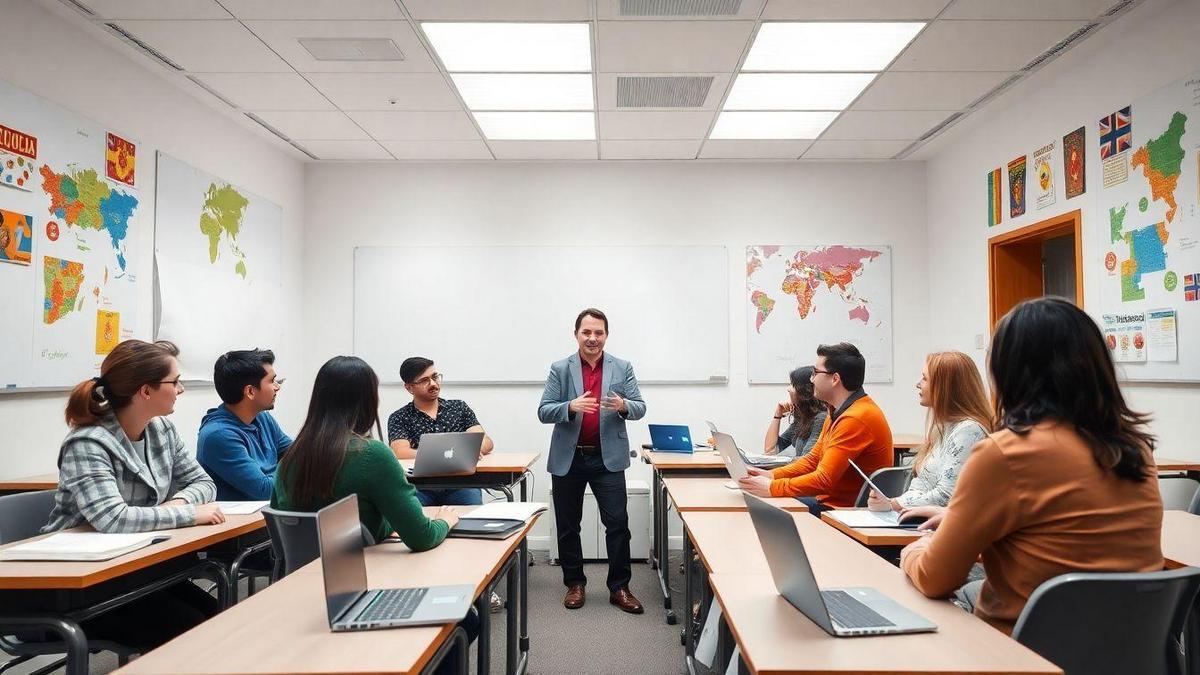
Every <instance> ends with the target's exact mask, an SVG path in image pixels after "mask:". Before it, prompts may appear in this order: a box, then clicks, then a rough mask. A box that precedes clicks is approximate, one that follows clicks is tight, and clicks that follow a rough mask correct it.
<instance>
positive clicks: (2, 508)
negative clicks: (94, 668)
mask: <svg viewBox="0 0 1200 675" xmlns="http://www.w3.org/2000/svg"><path fill="white" fill-rule="evenodd" d="M54 492H55V491H54V490H42V491H40V492H21V493H18V494H14V495H4V496H2V497H0V544H8V543H12V542H14V541H21V540H22V539H28V538H30V537H35V536H37V535H38V534H41V529H42V526H43V525H45V524H46V523H47V522H49V521H50V511H51V510H52V509H53V508H54ZM37 623H43V622H37ZM10 631H11V632H10ZM18 631H20V632H18ZM48 635H49V633H46V632H44V631H42V630H37V629H33V626H32V625H22V626H19V627H18V626H17V625H15V624H14V625H11V626H6V625H0V651H3V652H4V653H6V654H8V655H9V656H12V657H14V658H13V659H11V660H9V661H8V662H7V663H4V664H3V665H0V674H2V673H5V672H7V671H8V670H9V669H10V668H15V667H16V666H19V665H21V664H22V663H25V662H26V661H29V660H30V659H32V658H34V657H37V656H49V655H53V654H65V653H66V652H67V643H66V642H64V641H62V640H55V639H51V638H49V637H48ZM88 651H91V652H92V653H95V652H100V651H109V652H114V653H115V654H116V655H117V659H118V662H119V663H120V664H121V665H125V664H126V663H128V662H129V657H130V655H132V654H134V653H136V652H135V651H134V650H132V649H130V648H129V647H126V646H125V645H122V644H118V643H116V642H110V641H108V640H88ZM65 664H66V659H61V660H59V661H56V662H55V663H52V664H50V665H48V666H45V667H43V668H39V669H38V670H37V671H35V672H37V673H43V672H50V671H53V670H58V669H59V668H62V667H63V666H64V665H65Z"/></svg>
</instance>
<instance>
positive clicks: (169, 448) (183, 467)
mask: <svg viewBox="0 0 1200 675" xmlns="http://www.w3.org/2000/svg"><path fill="white" fill-rule="evenodd" d="M178 355H179V350H178V348H176V347H175V345H173V344H171V343H170V342H154V343H150V342H143V341H141V340H125V341H124V342H122V343H120V344H118V345H117V346H116V348H114V349H113V350H112V352H110V353H109V354H108V356H106V357H105V358H104V362H103V363H102V364H101V365H100V377H94V378H92V379H90V380H85V381H83V382H81V383H79V384H77V385H75V388H74V389H73V390H72V391H71V395H70V398H69V399H68V400H67V409H66V420H67V424H68V426H70V427H71V432H70V433H68V434H67V437H66V439H64V440H63V443H62V447H61V448H60V450H59V453H58V470H59V478H58V492H57V493H56V494H55V495H54V508H53V510H51V512H50V520H49V523H48V524H47V525H46V526H45V527H43V528H42V531H43V532H55V531H57V530H63V529H67V528H70V527H75V526H76V525H83V524H88V525H91V526H92V527H93V528H94V529H96V530H97V531H100V532H146V531H149V530H164V529H169V528H176V527H187V526H190V525H213V524H218V523H222V522H224V521H225V516H224V515H223V514H222V513H221V510H220V509H219V508H218V507H217V505H216V504H213V503H211V502H212V500H213V497H214V496H216V488H215V487H214V486H213V482H212V479H210V478H209V477H208V476H207V475H206V474H205V473H204V470H203V469H201V468H200V465H199V464H197V463H196V460H194V459H192V456H191V454H189V453H188V452H187V450H186V449H185V448H184V445H183V441H182V440H181V439H180V438H179V433H178V432H177V431H176V430H175V425H173V424H171V421H170V420H168V419H167V417H166V416H167V415H170V414H171V413H172V412H174V410H175V398H176V397H177V396H178V395H179V394H180V393H182V392H183V386H182V385H181V384H180V382H179V362H178V361H176V358H175V357H176V356H178ZM196 562H197V559H196V557H195V556H194V555H188V556H181V557H179V558H177V559H175V560H172V561H169V562H167V563H163V564H161V565H158V566H156V567H154V568H152V569H150V570H145V571H143V572H141V573H134V574H132V575H126V576H124V577H122V578H121V579H120V581H119V582H114V583H119V584H121V585H122V587H124V585H125V584H133V583H135V582H137V581H139V580H140V581H141V582H142V583H145V582H148V581H149V580H151V579H152V578H155V577H157V576H165V575H166V574H169V573H175V572H177V571H180V570H182V569H186V568H187V567H190V566H192V565H195V564H196ZM219 610H220V606H219V605H218V603H217V600H216V598H214V597H212V596H211V595H209V594H208V593H205V592H204V591H202V590H200V588H199V587H198V586H196V585H195V584H193V583H190V582H182V583H178V584H175V585H174V586H170V587H168V588H166V589H163V590H161V591H157V592H155V593H151V594H150V595H148V596H145V597H143V598H141V599H139V600H135V601H134V602H132V603H129V604H127V605H124V606H121V607H118V608H116V609H114V610H112V611H110V612H106V613H104V614H102V615H100V616H98V617H96V618H94V619H89V620H87V621H84V622H83V629H84V631H85V632H86V633H87V635H88V637H90V638H100V639H107V640H112V641H114V642H118V643H120V644H123V645H126V646H129V647H132V648H135V649H138V650H140V651H142V652H145V651H146V650H148V649H151V648H154V647H157V646H158V645H161V644H163V643H164V642H166V641H167V640H169V639H171V638H173V637H175V636H176V635H179V634H180V633H182V632H184V631H186V630H188V629H190V628H192V627H193V626H195V625H197V624H199V623H200V622H201V621H203V620H205V619H207V618H209V617H211V616H213V615H215V614H216V613H217V612H218V611H219Z"/></svg>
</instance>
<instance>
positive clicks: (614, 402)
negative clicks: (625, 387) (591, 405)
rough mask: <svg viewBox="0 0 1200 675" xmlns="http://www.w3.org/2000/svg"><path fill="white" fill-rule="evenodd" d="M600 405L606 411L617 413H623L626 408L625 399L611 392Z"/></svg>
mask: <svg viewBox="0 0 1200 675" xmlns="http://www.w3.org/2000/svg"><path fill="white" fill-rule="evenodd" d="M600 405H601V406H602V407H603V408H605V409H607V410H615V411H617V412H619V413H623V412H625V408H626V406H625V399H623V398H621V397H620V396H618V395H616V394H614V393H613V392H611V391H610V392H608V396H605V397H604V399H603V400H601V402H600Z"/></svg>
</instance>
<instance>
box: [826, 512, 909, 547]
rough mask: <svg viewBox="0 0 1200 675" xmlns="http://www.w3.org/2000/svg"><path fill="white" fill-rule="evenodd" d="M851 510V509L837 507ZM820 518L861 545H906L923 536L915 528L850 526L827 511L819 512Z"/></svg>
mask: <svg viewBox="0 0 1200 675" xmlns="http://www.w3.org/2000/svg"><path fill="white" fill-rule="evenodd" d="M838 510H839V511H841V510H853V509H838ZM821 520H823V521H825V522H826V523H828V524H829V525H831V526H833V528H834V529H836V530H838V531H839V532H841V533H842V534H844V535H846V536H848V537H850V538H851V539H853V540H855V541H857V542H858V543H860V544H862V545H863V546H867V547H875V546H907V545H909V544H911V543H912V542H914V541H916V540H918V539H920V538H921V537H923V536H925V535H922V534H921V533H920V532H917V531H915V530H905V529H901V528H895V527H863V528H858V527H850V526H849V525H847V524H845V523H843V522H842V521H840V520H838V519H837V518H833V517H831V516H830V515H829V512H825V513H822V514H821Z"/></svg>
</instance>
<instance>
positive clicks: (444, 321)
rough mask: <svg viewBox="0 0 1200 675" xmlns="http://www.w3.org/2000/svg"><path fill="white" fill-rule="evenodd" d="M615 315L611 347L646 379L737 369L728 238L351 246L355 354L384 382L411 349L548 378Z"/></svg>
mask: <svg viewBox="0 0 1200 675" xmlns="http://www.w3.org/2000/svg"><path fill="white" fill-rule="evenodd" d="M586 307H596V308H598V309H601V310H602V311H604V313H605V314H606V315H608V321H609V324H610V330H609V339H608V344H607V345H606V348H605V349H606V351H608V352H610V353H612V354H613V355H615V356H618V357H620V358H623V359H626V360H628V361H630V362H632V363H633V367H634V370H635V372H636V373H637V376H638V379H639V380H640V381H642V382H725V381H727V380H728V377H729V257H728V254H727V252H726V250H725V247H724V246H446V247H360V248H356V249H355V250H354V353H355V354H356V355H357V356H359V357H361V358H363V359H364V360H366V361H367V363H369V364H371V366H372V367H373V368H374V369H375V371H376V372H377V373H378V374H379V378H380V380H381V381H382V382H385V383H398V382H400V364H401V362H403V361H404V359H406V358H408V357H410V356H424V357H427V358H430V359H433V360H434V361H436V362H437V365H438V370H439V371H440V372H442V373H443V374H444V375H445V377H446V380H447V381H450V382H455V383H459V384H463V383H467V384H470V383H489V384H491V383H541V382H545V380H546V374H547V373H548V372H549V366H550V364H551V363H552V362H554V361H557V360H558V359H561V358H564V357H566V356H568V355H570V354H571V353H572V352H575V351H577V350H578V346H577V344H576V342H575V338H574V331H575V317H576V316H577V315H578V314H579V312H580V311H581V310H583V309H584V308H586Z"/></svg>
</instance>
